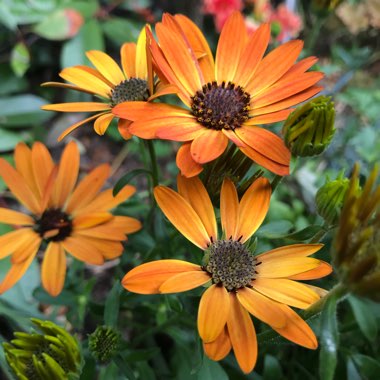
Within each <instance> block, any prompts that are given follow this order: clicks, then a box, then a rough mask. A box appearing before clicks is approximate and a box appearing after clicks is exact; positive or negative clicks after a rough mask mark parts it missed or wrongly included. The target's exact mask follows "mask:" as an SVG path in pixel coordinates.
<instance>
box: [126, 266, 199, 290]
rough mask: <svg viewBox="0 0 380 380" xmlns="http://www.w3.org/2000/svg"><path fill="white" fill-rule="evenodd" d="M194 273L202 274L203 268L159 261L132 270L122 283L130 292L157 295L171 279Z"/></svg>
mask: <svg viewBox="0 0 380 380" xmlns="http://www.w3.org/2000/svg"><path fill="white" fill-rule="evenodd" d="M194 271H198V272H200V271H202V268H201V267H200V266H199V265H196V264H191V263H188V262H186V261H181V260H158V261H152V262H150V263H145V264H142V265H139V266H138V267H136V268H134V269H132V270H131V271H129V272H128V273H127V274H126V275H125V276H124V277H123V279H122V281H121V283H122V285H123V286H124V288H125V289H127V290H129V291H130V292H134V293H139V294H157V293H159V292H160V290H159V289H160V286H161V285H162V284H163V283H164V282H165V281H167V280H168V279H170V278H171V277H173V276H175V275H177V274H179V273H185V272H194ZM202 272H203V271H202Z"/></svg>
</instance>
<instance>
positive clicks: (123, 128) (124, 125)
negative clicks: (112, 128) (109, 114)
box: [117, 119, 132, 140]
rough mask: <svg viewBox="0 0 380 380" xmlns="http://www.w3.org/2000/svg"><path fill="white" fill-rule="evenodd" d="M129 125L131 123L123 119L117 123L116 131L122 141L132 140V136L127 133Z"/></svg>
mask: <svg viewBox="0 0 380 380" xmlns="http://www.w3.org/2000/svg"><path fill="white" fill-rule="evenodd" d="M131 124H132V122H131V121H129V120H124V119H119V120H118V122H117V129H118V130H119V133H120V135H121V137H122V138H123V139H124V140H129V139H131V138H132V134H131V133H130V132H129V127H130V125H131Z"/></svg>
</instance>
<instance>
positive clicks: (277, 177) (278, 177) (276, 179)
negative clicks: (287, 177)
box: [271, 174, 284, 194]
mask: <svg viewBox="0 0 380 380" xmlns="http://www.w3.org/2000/svg"><path fill="white" fill-rule="evenodd" d="M283 178H284V177H283V176H281V175H278V174H276V175H275V176H274V178H273V180H272V182H271V186H272V194H273V193H274V191H275V190H276V187H277V186H278V184H279V183H280V182H281V181H282V179H283Z"/></svg>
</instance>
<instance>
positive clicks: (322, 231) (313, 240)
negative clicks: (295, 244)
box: [309, 223, 329, 244]
mask: <svg viewBox="0 0 380 380" xmlns="http://www.w3.org/2000/svg"><path fill="white" fill-rule="evenodd" d="M327 232H329V226H328V225H327V224H326V223H325V224H324V225H323V226H322V228H321V229H320V230H319V231H318V232H317V233H316V234H315V235H314V236H313V237H312V238H311V240H310V241H309V244H314V243H318V242H320V241H321V240H322V238H323V237H324V236H325V235H326V234H327Z"/></svg>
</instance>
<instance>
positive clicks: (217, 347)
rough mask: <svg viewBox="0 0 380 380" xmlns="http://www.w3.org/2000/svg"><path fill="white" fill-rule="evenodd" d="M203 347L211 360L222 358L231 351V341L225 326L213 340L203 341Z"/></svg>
mask: <svg viewBox="0 0 380 380" xmlns="http://www.w3.org/2000/svg"><path fill="white" fill-rule="evenodd" d="M203 349H204V351H205V354H206V355H207V356H208V357H209V358H210V359H212V360H215V361H219V360H222V359H224V358H225V357H226V356H227V355H228V354H229V352H230V351H231V341H230V337H229V336H228V331H227V328H226V327H225V328H224V329H223V330H222V332H221V333H220V334H219V336H218V337H217V338H216V339H215V340H214V341H213V342H209V343H204V342H203Z"/></svg>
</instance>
